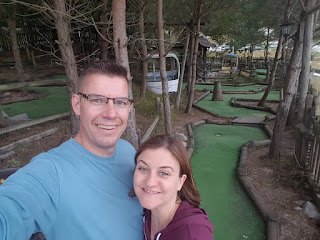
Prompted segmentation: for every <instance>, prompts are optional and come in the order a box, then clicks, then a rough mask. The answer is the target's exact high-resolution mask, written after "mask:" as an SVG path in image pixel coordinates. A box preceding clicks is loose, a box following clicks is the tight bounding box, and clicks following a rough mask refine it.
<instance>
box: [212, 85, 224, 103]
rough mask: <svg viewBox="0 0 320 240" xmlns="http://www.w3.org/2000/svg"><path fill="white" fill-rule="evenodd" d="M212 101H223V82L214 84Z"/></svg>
mask: <svg viewBox="0 0 320 240" xmlns="http://www.w3.org/2000/svg"><path fill="white" fill-rule="evenodd" d="M211 100H212V101H223V96H222V87H221V81H215V82H214V89H213V94H212V99H211Z"/></svg>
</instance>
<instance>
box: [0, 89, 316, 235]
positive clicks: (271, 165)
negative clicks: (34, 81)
mask: <svg viewBox="0 0 320 240" xmlns="http://www.w3.org/2000/svg"><path fill="white" fill-rule="evenodd" d="M199 94H200V95H201V94H202V93H199ZM21 98H22V97H21ZM272 107H273V108H274V107H275V106H272ZM136 119H137V127H138V132H139V135H140V136H143V134H144V133H145V132H146V130H147V128H148V127H149V125H150V124H151V123H152V121H153V119H152V118H146V117H142V116H139V115H137V116H136ZM202 119H211V120H214V121H215V122H216V123H218V124H227V123H228V120H227V119H224V118H217V117H213V116H211V115H209V114H207V113H203V112H201V111H199V110H197V109H193V110H192V113H191V114H186V113H183V112H179V113H178V114H176V116H175V119H174V121H173V130H174V132H182V133H184V134H187V128H186V125H187V124H188V123H189V122H195V121H199V120H202ZM268 124H269V125H270V126H271V127H272V128H273V123H272V122H269V123H268ZM52 128H57V129H58V130H57V131H56V132H55V133H54V134H52V135H50V136H48V137H45V138H43V139H41V140H39V141H35V142H32V143H30V144H26V145H24V146H23V147H20V148H18V149H16V150H14V154H13V155H11V156H10V157H8V158H7V159H2V160H1V159H0V169H6V168H17V167H22V166H24V165H25V164H27V163H28V162H29V161H30V159H31V158H32V157H34V156H36V155H37V154H39V153H40V152H43V151H47V150H49V149H51V148H54V147H57V146H58V145H60V144H61V143H62V142H64V141H66V140H68V139H69V138H70V137H71V132H70V122H69V120H68V119H60V120H56V121H51V122H47V123H44V124H40V125H36V126H33V127H28V128H26V129H21V130H17V131H13V132H10V133H7V134H4V135H1V137H0V147H2V146H6V145H8V144H11V143H13V142H16V141H18V140H21V139H24V138H26V137H29V136H32V135H35V134H37V133H40V132H43V131H45V130H48V129H52ZM293 139H294V136H293V130H291V129H288V130H287V131H286V138H285V141H284V142H283V147H282V152H281V155H282V156H281V160H280V161H274V160H271V159H269V158H268V147H263V148H259V149H251V150H250V151H249V154H248V163H249V164H248V173H249V178H250V180H251V182H252V183H253V185H254V187H255V189H256V190H257V192H258V193H259V195H260V197H261V198H262V199H264V201H265V204H267V206H268V209H270V211H271V212H272V213H274V214H276V215H277V216H278V217H279V218H280V222H281V237H280V239H281V240H289V239H305V240H313V239H320V228H319V226H320V223H319V222H317V221H315V220H311V219H308V218H307V217H306V216H305V215H304V214H303V213H302V211H298V210H295V209H294V208H295V207H297V206H298V204H297V201H301V200H303V201H306V200H309V201H312V197H311V196H312V193H311V188H310V185H309V183H308V180H307V177H306V176H305V173H304V172H303V171H302V170H301V169H300V168H299V166H298V164H297V163H296V161H295V158H294V156H293V146H294V142H293Z"/></svg>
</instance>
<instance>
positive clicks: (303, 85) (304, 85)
mask: <svg viewBox="0 0 320 240" xmlns="http://www.w3.org/2000/svg"><path fill="white" fill-rule="evenodd" d="M315 2H316V1H315V0H309V1H306V9H307V12H308V10H310V9H312V8H313V7H314V5H315ZM313 23H314V14H308V15H307V16H306V19H305V27H304V36H303V38H304V40H303V53H302V66H301V73H300V79H299V90H298V91H299V95H298V96H299V97H298V117H297V119H298V123H300V122H302V121H303V115H304V108H305V102H306V96H307V92H308V85H309V80H310V79H309V74H310V60H311V47H312V39H313Z"/></svg>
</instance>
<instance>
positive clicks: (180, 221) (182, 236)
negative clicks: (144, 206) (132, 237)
mask: <svg viewBox="0 0 320 240" xmlns="http://www.w3.org/2000/svg"><path fill="white" fill-rule="evenodd" d="M212 229H213V225H212V223H211V222H209V220H208V215H207V214H206V212H205V211H204V210H203V209H201V208H196V207H193V206H192V205H190V204H189V203H188V202H186V201H183V202H182V203H181V204H180V206H179V208H178V209H177V211H176V213H175V215H174V217H173V219H172V220H171V222H170V223H169V224H168V226H167V227H166V228H165V229H163V230H161V231H160V232H158V233H157V234H156V235H155V237H154V239H151V211H149V210H145V225H144V231H145V236H144V238H145V240H213V237H212Z"/></svg>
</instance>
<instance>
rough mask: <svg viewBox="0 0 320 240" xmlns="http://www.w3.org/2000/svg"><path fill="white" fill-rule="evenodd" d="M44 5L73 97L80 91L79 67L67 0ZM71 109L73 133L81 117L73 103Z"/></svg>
mask: <svg viewBox="0 0 320 240" xmlns="http://www.w3.org/2000/svg"><path fill="white" fill-rule="evenodd" d="M43 5H44V6H45V7H46V8H47V11H49V13H50V15H51V16H52V18H53V20H54V23H55V26H56V30H57V34H58V44H59V49H60V52H61V56H62V59H63V63H64V66H65V70H66V74H67V79H68V82H67V92H68V96H69V99H71V96H72V94H74V93H77V92H78V89H77V87H78V86H77V82H78V69H77V63H76V58H75V56H74V52H73V48H72V41H71V38H70V31H71V23H70V14H68V13H67V9H66V1H65V0H53V4H52V5H51V6H50V5H49V4H48V3H46V2H43ZM70 109H71V111H70V113H71V126H72V133H73V134H76V133H77V132H78V131H79V124H80V123H79V118H78V117H77V116H76V115H75V113H74V112H73V110H72V107H71V103H70Z"/></svg>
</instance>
